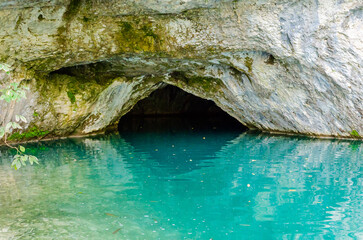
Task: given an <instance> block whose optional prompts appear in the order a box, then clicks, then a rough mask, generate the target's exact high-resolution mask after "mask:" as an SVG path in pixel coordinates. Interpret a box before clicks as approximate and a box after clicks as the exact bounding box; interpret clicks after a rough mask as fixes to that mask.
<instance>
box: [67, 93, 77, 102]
mask: <svg viewBox="0 0 363 240" xmlns="http://www.w3.org/2000/svg"><path fill="white" fill-rule="evenodd" d="M67 96H68V98H69V100H70V101H71V103H72V104H74V103H76V96H74V93H73V92H72V91H67Z"/></svg>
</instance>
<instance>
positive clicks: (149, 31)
mask: <svg viewBox="0 0 363 240" xmlns="http://www.w3.org/2000/svg"><path fill="white" fill-rule="evenodd" d="M160 39H161V38H160V37H159V35H158V34H157V33H155V32H154V30H153V23H152V22H150V20H149V19H148V18H146V17H143V16H141V17H140V16H138V17H135V16H134V17H127V18H124V21H122V22H120V32H119V33H118V34H116V35H115V41H116V42H118V45H119V47H120V49H121V51H123V52H136V53H138V52H152V53H154V52H157V51H159V50H160V44H161V40H160Z"/></svg>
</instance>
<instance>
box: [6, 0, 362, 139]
mask: <svg viewBox="0 0 363 240" xmlns="http://www.w3.org/2000/svg"><path fill="white" fill-rule="evenodd" d="M0 24H1V28H0V44H1V48H0V62H1V63H6V64H8V65H10V66H11V68H12V69H13V77H14V78H15V79H17V80H19V81H20V80H26V81H24V83H23V84H27V85H29V86H30V91H29V92H28V99H27V100H23V101H20V102H18V103H16V105H15V107H14V116H15V114H19V113H22V115H25V116H26V117H27V119H28V120H30V121H29V123H27V124H26V126H24V130H23V132H22V133H26V132H27V131H30V130H31V129H34V128H36V129H37V130H38V131H40V132H43V133H47V134H50V135H52V136H66V135H72V134H89V133H94V132H102V131H105V130H106V129H107V128H108V127H109V126H114V125H115V124H117V121H118V120H119V119H120V117H121V116H122V115H124V114H126V113H127V112H128V111H129V110H130V109H132V107H133V106H134V105H135V104H136V103H137V102H138V101H140V100H141V99H143V98H145V97H147V96H148V95H149V94H150V93H152V92H153V91H154V90H156V89H158V88H160V87H163V86H164V85H165V83H167V84H171V85H174V86H177V87H179V88H181V89H183V90H184V91H186V92H189V93H192V94H194V95H196V96H198V97H201V98H204V99H208V100H212V101H214V102H215V103H216V104H217V106H219V107H220V108H221V109H223V110H224V111H226V112H227V113H228V114H230V115H231V116H233V117H235V118H236V119H238V120H239V121H240V122H241V123H243V124H244V125H246V126H248V127H249V128H257V129H261V130H264V131H269V132H284V133H299V134H306V135H315V136H335V137H356V138H361V136H362V135H363V68H362V65H363V32H362V30H361V29H363V4H362V3H360V1H356V0H347V1H344V2H343V1H333V0H327V1H326V0H317V1H316V0H308V1H283V0H270V1H257V0H246V1H245V0H244V1H238V0H237V1H236V0H219V1H218V0H207V1H206V0H193V1H186V0H173V1H169V0H137V1H136V0H127V1H119V0H108V1H104V0H93V1H82V0H81V1H78V0H68V1H67V0H50V1H49V0H47V1H45V0H44V1H43V0H42V1H36V2H29V1H20V0H18V1H13V0H12V1H10V0H0ZM0 78H2V80H0V83H1V84H3V85H6V84H7V82H8V80H6V79H5V77H4V75H1V76H0ZM8 108H9V106H8V105H6V104H5V103H0V112H1V113H2V114H3V113H6V112H7V111H8ZM14 116H13V115H12V114H11V116H6V117H5V118H4V119H0V122H1V121H6V119H11V118H13V117H14ZM19 135H20V136H22V135H21V133H20V134H18V135H16V136H18V137H19ZM14 140H17V139H16V138H15V137H14Z"/></svg>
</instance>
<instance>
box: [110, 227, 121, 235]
mask: <svg viewBox="0 0 363 240" xmlns="http://www.w3.org/2000/svg"><path fill="white" fill-rule="evenodd" d="M120 230H121V228H117V229H116V230H115V231H113V233H112V234H116V233H118V231H120Z"/></svg>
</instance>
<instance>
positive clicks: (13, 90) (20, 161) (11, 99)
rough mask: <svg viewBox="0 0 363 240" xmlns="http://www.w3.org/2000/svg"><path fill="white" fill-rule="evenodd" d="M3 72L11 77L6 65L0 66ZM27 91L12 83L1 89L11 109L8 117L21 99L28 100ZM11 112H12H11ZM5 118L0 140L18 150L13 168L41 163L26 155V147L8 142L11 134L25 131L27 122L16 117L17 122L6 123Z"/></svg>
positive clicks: (21, 117)
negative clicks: (14, 131)
mask: <svg viewBox="0 0 363 240" xmlns="http://www.w3.org/2000/svg"><path fill="white" fill-rule="evenodd" d="M1 70H3V71H5V72H6V74H8V75H9V77H11V76H10V69H9V67H7V66H6V65H3V64H0V71H1ZM26 90H29V88H27V87H24V86H20V84H19V83H17V82H12V83H10V84H9V86H7V87H5V88H3V89H0V93H1V95H0V100H3V101H5V102H7V103H8V104H9V105H10V107H9V108H8V109H7V112H6V115H8V116H11V115H12V113H13V111H14V104H15V103H16V102H18V101H20V100H21V99H26V92H25V91H26ZM9 111H10V112H9ZM6 115H4V118H3V126H1V127H0V139H2V138H4V143H5V144H6V146H8V147H9V148H11V149H14V150H16V155H15V156H14V157H13V161H12V163H11V167H13V168H14V169H15V170H17V169H19V168H21V167H22V166H26V162H29V163H30V165H33V164H34V163H37V164H38V163H39V162H38V158H37V157H35V156H33V155H27V154H25V151H26V149H25V147H23V146H21V145H20V146H19V147H15V146H12V145H10V144H9V143H8V142H7V134H9V133H11V132H12V131H13V130H15V129H23V128H22V127H21V125H20V123H21V122H24V123H27V120H26V118H25V117H24V116H22V115H15V121H8V122H7V123H6V119H5V116H6Z"/></svg>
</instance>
